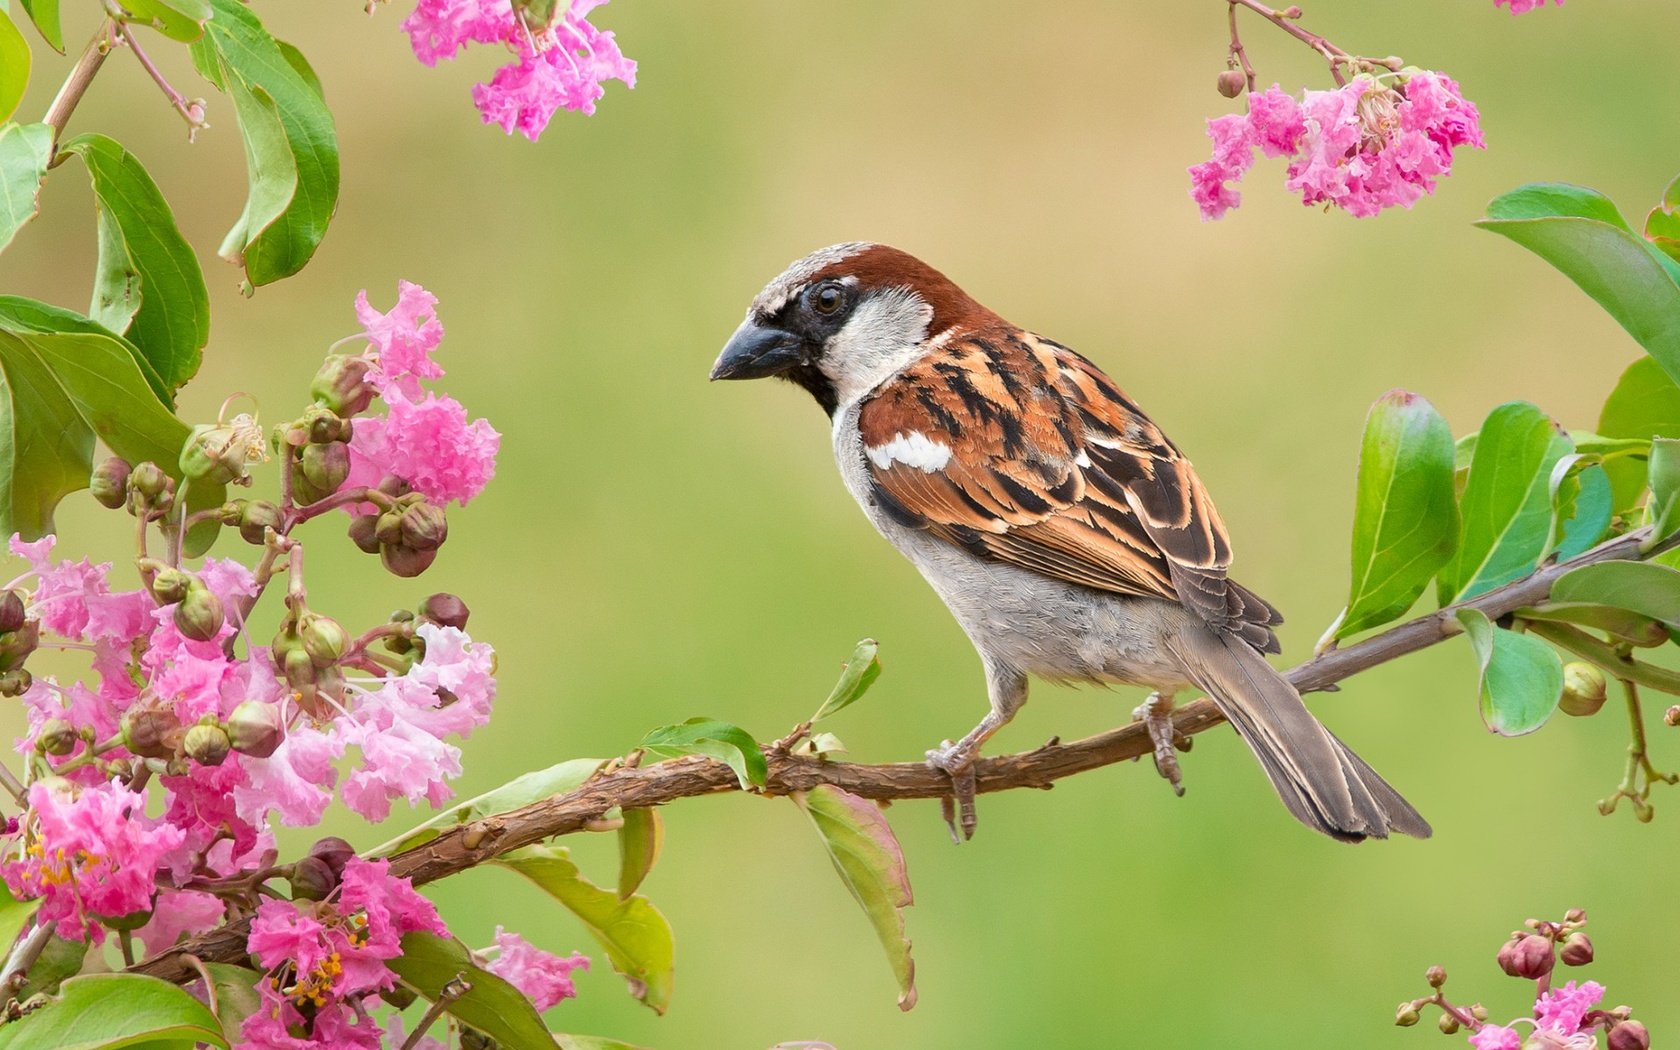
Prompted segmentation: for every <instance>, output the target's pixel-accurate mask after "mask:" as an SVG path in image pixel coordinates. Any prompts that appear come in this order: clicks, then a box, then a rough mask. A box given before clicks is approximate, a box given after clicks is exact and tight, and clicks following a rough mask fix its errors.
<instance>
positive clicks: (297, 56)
mask: <svg viewBox="0 0 1680 1050" xmlns="http://www.w3.org/2000/svg"><path fill="white" fill-rule="evenodd" d="M274 42H275V44H277V45H279V47H280V54H282V55H284V56H285V58H286V64H287V65H289V66H291V67H292V68H293V69H295V70H297V75H298V76H300V77H302V78H303V82H304V83H305V84H308V85H309V87H310V89H311V90H312V91H314V92H315V94H317V95H319V96H321V100H322V101H323V102H324V101H326V98H327V93H326V91H325V90H323V89H322V87H321V78H320V76H318V75H317V74H316V72H315V67H314V66H312V65H310V64H309V59H307V58H304V57H303V52H302V51H299V50H298V49H297V48H296V47H293V46H292V45H291V44H288V43H286V42H285V41H284V40H281V39H278V38H276V39H275V41H274Z"/></svg>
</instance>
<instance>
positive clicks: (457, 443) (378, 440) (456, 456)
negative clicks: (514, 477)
mask: <svg viewBox="0 0 1680 1050" xmlns="http://www.w3.org/2000/svg"><path fill="white" fill-rule="evenodd" d="M384 398H385V401H386V403H387V404H389V405H390V408H391V411H390V414H389V415H388V416H386V417H385V418H384V419H379V418H377V417H375V418H370V419H358V420H356V428H355V431H354V432H353V433H352V435H351V437H350V475H349V477H347V478H346V479H345V481H344V486H343V487H344V488H360V487H366V486H369V485H377V484H378V483H379V481H380V479H381V478H383V477H384V476H385V475H387V474H394V475H396V476H397V477H399V478H401V479H403V480H404V481H406V482H408V484H409V485H410V486H411V487H412V488H413V489H414V491H416V492H419V493H422V494H423V495H425V497H426V498H427V499H429V500H432V501H433V502H435V503H439V504H442V503H447V502H449V501H450V500H455V501H458V502H460V503H462V504H463V505H464V504H466V503H467V502H468V501H470V500H471V499H472V498H473V497H474V496H476V495H478V494H479V493H480V492H482V491H484V486H485V485H486V484H488V483H489V481H490V479H491V478H492V477H494V476H495V473H496V452H497V450H498V449H500V447H501V442H502V436H501V435H500V434H498V433H496V431H495V429H494V428H492V427H491V426H490V424H489V422H488V421H487V420H483V419H475V420H473V421H472V422H471V423H469V422H467V410H466V409H465V408H463V407H462V406H461V403H460V402H459V401H456V400H455V399H454V398H452V397H440V396H439V395H437V394H434V393H428V394H426V395H425V396H424V397H422V398H420V399H419V400H417V401H415V400H410V399H409V398H408V397H407V396H405V395H404V394H403V393H402V392H401V391H400V390H398V389H396V388H395V387H392V388H389V389H387V390H386V391H385V393H384Z"/></svg>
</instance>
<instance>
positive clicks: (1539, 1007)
mask: <svg viewBox="0 0 1680 1050" xmlns="http://www.w3.org/2000/svg"><path fill="white" fill-rule="evenodd" d="M1603 998H1604V986H1603V985H1602V984H1599V983H1598V982H1597V981H1587V982H1586V983H1584V984H1581V985H1577V984H1576V983H1575V982H1574V981H1570V982H1569V983H1567V984H1565V985H1564V986H1563V987H1562V988H1553V989H1552V990H1551V991H1549V992H1547V993H1546V994H1545V995H1542V996H1541V997H1540V998H1539V999H1537V1000H1535V1003H1534V1027H1535V1029H1536V1030H1537V1031H1542V1032H1547V1033H1550V1034H1552V1035H1562V1036H1570V1035H1575V1034H1576V1033H1578V1032H1579V1031H1580V1030H1581V1019H1582V1018H1584V1017H1586V1015H1587V1011H1588V1010H1591V1009H1592V1008H1593V1007H1594V1006H1597V1005H1598V1001H1599V1000H1600V999H1603Z"/></svg>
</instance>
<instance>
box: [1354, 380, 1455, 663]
mask: <svg viewBox="0 0 1680 1050" xmlns="http://www.w3.org/2000/svg"><path fill="white" fill-rule="evenodd" d="M1457 541H1458V507H1457V505H1456V504H1455V503H1454V501H1453V439H1452V430H1451V429H1449V428H1448V426H1447V421H1446V420H1444V419H1442V418H1441V415H1440V413H1438V412H1436V411H1435V406H1433V405H1431V404H1430V403H1429V402H1428V401H1426V400H1424V399H1423V398H1421V397H1419V396H1418V395H1416V394H1412V393H1408V392H1406V391H1404V390H1391V391H1389V392H1388V393H1387V394H1384V395H1383V396H1382V397H1381V398H1379V399H1378V400H1377V402H1376V404H1374V405H1372V406H1371V412H1370V414H1369V415H1368V416H1367V417H1366V419H1365V439H1364V444H1363V445H1362V447H1361V449H1360V453H1359V483H1358V488H1357V496H1356V498H1355V502H1354V509H1353V586H1352V588H1351V590H1350V591H1349V594H1348V603H1347V609H1346V611H1345V612H1344V613H1343V614H1342V618H1341V621H1340V625H1339V626H1338V627H1337V628H1336V631H1335V635H1334V636H1335V637H1336V638H1346V637H1347V636H1348V635H1350V634H1356V633H1358V632H1360V631H1363V630H1366V629H1368V628H1371V627H1376V626H1378V625H1380V624H1384V623H1387V622H1388V621H1390V620H1392V619H1394V618H1395V617H1397V616H1399V615H1401V614H1403V613H1404V612H1405V611H1406V610H1407V609H1410V608H1411V607H1412V603H1413V602H1415V601H1417V599H1418V595H1420V594H1422V593H1423V591H1424V588H1425V587H1428V586H1429V581H1430V579H1431V578H1432V577H1434V575H1435V572H1436V570H1438V569H1439V568H1440V567H1441V566H1442V565H1443V564H1445V562H1446V560H1447V559H1448V558H1450V557H1452V553H1453V546H1454V545H1455V544H1456V543H1457Z"/></svg>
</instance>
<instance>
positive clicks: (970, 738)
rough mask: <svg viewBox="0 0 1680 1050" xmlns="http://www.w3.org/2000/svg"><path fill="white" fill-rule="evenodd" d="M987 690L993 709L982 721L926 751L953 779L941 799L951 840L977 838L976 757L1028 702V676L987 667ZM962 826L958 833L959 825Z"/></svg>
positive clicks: (933, 761)
mask: <svg viewBox="0 0 1680 1050" xmlns="http://www.w3.org/2000/svg"><path fill="white" fill-rule="evenodd" d="M986 685H987V691H988V692H989V693H990V695H991V701H992V709H991V710H990V711H988V712H986V717H985V718H982V719H981V720H980V724H979V725H977V726H975V727H974V728H973V729H972V730H970V731H969V733H968V735H967V736H965V737H963V738H962V739H961V740H959V741H957V742H956V743H954V744H953V743H952V742H951V741H949V740H946V741H944V742H943V743H941V744H940V745H939V746H938V747H936V748H933V749H932V750H931V751H929V752H928V753H927V761H928V765H930V766H932V767H933V768H934V769H937V770H939V771H940V772H941V773H944V774H945V775H946V776H948V777H950V778H951V794H950V795H948V796H946V797H945V798H943V799H940V813H941V815H942V816H944V818H945V824H946V826H948V827H949V828H950V829H951V841H952V842H959V843H960V842H962V841H963V839H971V838H973V837H974V827H975V824H976V823H977V818H976V817H975V814H974V760H975V759H976V758H978V757H979V755H980V748H981V746H982V745H983V744H985V742H986V741H987V740H990V739H991V738H992V735H993V734H995V733H996V732H997V731H998V730H1000V729H1002V728H1003V727H1004V726H1006V725H1008V724H1009V720H1010V719H1012V718H1014V717H1015V712H1017V711H1019V710H1020V709H1021V705H1022V704H1024V703H1026V702H1027V676H1026V675H1024V674H1021V673H1019V672H1016V671H1005V670H1002V669H999V668H992V667H988V668H987V669H986ZM959 827H960V828H961V833H960V834H959V832H958V828H959Z"/></svg>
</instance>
